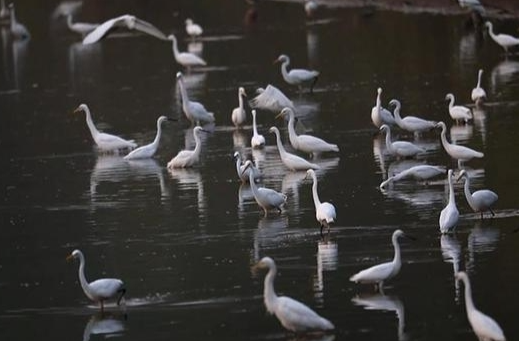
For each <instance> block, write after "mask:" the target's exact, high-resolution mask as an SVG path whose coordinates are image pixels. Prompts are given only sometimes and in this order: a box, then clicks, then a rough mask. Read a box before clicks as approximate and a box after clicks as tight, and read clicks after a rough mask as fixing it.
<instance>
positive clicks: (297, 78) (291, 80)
mask: <svg viewBox="0 0 519 341" xmlns="http://www.w3.org/2000/svg"><path fill="white" fill-rule="evenodd" d="M276 62H279V63H281V75H282V76H283V79H284V80H285V82H287V83H288V84H290V85H296V86H298V87H299V89H300V90H301V89H302V86H303V84H306V83H311V85H310V91H312V89H313V86H314V84H315V82H316V81H317V78H318V77H319V72H318V71H315V70H306V69H292V70H290V71H288V70H287V68H288V65H289V64H290V58H289V57H288V56H287V55H285V54H282V55H280V56H279V57H278V59H276Z"/></svg>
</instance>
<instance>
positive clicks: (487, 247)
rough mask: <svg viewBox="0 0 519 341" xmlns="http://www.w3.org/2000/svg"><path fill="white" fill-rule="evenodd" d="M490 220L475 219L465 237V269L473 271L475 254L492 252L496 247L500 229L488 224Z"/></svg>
mask: <svg viewBox="0 0 519 341" xmlns="http://www.w3.org/2000/svg"><path fill="white" fill-rule="evenodd" d="M491 223H492V221H490V222H487V221H481V220H477V221H476V222H475V223H474V228H473V229H472V230H470V233H469V235H468V237H467V249H468V260H467V264H466V268H467V271H470V272H473V271H474V268H475V266H476V255H477V254H483V253H489V252H493V251H494V250H495V249H496V248H497V242H498V241H499V237H500V231H499V229H498V228H496V227H493V226H490V225H489V224H491Z"/></svg>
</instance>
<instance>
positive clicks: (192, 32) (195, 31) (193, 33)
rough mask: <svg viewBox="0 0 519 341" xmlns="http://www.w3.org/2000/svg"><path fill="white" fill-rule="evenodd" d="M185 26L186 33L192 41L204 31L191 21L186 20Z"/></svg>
mask: <svg viewBox="0 0 519 341" xmlns="http://www.w3.org/2000/svg"><path fill="white" fill-rule="evenodd" d="M185 24H186V33H187V34H188V35H189V36H190V37H191V39H192V40H195V39H196V38H198V37H199V36H201V35H202V33H203V32H204V30H203V29H202V27H201V26H200V25H198V24H195V23H194V22H193V20H192V19H189V18H187V19H186V21H185Z"/></svg>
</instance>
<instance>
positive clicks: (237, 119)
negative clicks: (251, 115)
mask: <svg viewBox="0 0 519 341" xmlns="http://www.w3.org/2000/svg"><path fill="white" fill-rule="evenodd" d="M244 97H247V93H246V92H245V89H244V88H243V87H241V86H240V87H239V88H238V107H236V108H234V109H233V111H232V113H231V120H232V123H233V124H234V126H235V127H241V126H242V125H243V124H244V123H245V120H246V119H247V112H246V111H245V107H244V106H243V98H244Z"/></svg>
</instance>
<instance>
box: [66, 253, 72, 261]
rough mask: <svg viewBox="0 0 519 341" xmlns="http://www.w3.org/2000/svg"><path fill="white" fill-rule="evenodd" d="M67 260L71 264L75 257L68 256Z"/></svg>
mask: <svg viewBox="0 0 519 341" xmlns="http://www.w3.org/2000/svg"><path fill="white" fill-rule="evenodd" d="M65 259H66V260H67V262H70V261H71V260H73V259H74V256H72V254H70V255H68V256H67V258H65Z"/></svg>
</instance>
